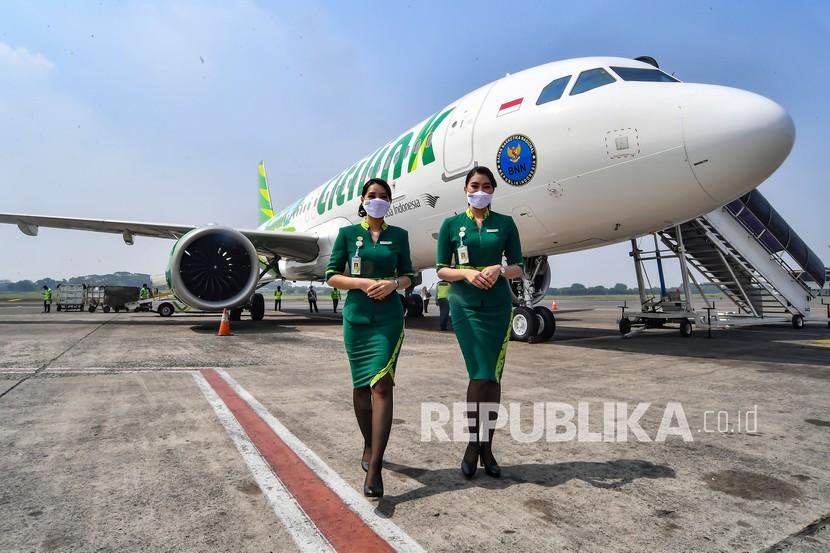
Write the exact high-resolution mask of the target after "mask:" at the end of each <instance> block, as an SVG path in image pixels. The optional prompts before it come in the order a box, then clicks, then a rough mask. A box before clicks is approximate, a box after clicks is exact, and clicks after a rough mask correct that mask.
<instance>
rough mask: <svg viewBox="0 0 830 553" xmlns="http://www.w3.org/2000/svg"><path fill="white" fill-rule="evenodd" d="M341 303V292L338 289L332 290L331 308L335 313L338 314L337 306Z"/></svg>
mask: <svg viewBox="0 0 830 553" xmlns="http://www.w3.org/2000/svg"><path fill="white" fill-rule="evenodd" d="M339 302H340V290H338V289H337V288H332V289H331V306H332V309H334V312H335V313H337V304H338V303H339Z"/></svg>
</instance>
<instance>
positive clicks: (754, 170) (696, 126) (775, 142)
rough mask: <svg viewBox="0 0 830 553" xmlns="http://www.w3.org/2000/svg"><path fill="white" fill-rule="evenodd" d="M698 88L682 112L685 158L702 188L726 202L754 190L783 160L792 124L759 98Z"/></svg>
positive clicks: (731, 90)
mask: <svg viewBox="0 0 830 553" xmlns="http://www.w3.org/2000/svg"><path fill="white" fill-rule="evenodd" d="M697 86H698V87H699V88H698V89H697V90H695V91H694V92H693V93H692V94H691V95H690V96H689V97H688V101H686V102H685V103H684V104H683V107H682V113H683V138H684V140H685V143H686V155H687V156H688V159H689V164H690V165H691V166H692V171H693V172H694V175H695V177H696V178H697V180H698V182H699V183H700V186H701V187H702V188H703V189H704V190H705V191H706V193H707V194H709V196H711V197H712V198H714V199H716V200H718V201H720V202H722V203H727V202H730V201H732V200H734V199H735V198H737V197H739V196H741V195H743V194H746V193H747V192H749V191H750V190H752V189H754V188H756V187H757V186H758V185H759V184H761V183H762V182H763V181H764V180H765V179H766V178H767V177H769V176H770V175H771V174H772V173H773V172H774V171H775V170H776V169H778V167H779V166H780V165H781V164H782V163H783V162H784V160H785V159H787V156H788V155H789V153H790V150H792V147H793V142H794V141H795V125H793V120H792V118H791V117H790V116H789V114H787V112H786V111H784V108H782V107H781V106H779V105H778V104H776V103H775V102H773V101H772V100H770V99H768V98H765V97H763V96H760V95H758V94H753V93H752V92H747V91H745V90H739V89H736V88H728V87H723V86H710V85H697Z"/></svg>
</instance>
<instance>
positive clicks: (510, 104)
mask: <svg viewBox="0 0 830 553" xmlns="http://www.w3.org/2000/svg"><path fill="white" fill-rule="evenodd" d="M522 100H524V96H523V97H521V98H516V99H515V100H511V101H510V102H506V103H504V104H502V105H501V107H500V108H499V111H501V110H503V109H507V108H512V107H513V106H517V105H519V104H521V103H522Z"/></svg>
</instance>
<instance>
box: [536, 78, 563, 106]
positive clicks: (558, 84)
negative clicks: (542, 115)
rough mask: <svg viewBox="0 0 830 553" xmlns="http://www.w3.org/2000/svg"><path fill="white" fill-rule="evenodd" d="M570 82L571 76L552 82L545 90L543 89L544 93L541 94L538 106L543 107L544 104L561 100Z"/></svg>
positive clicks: (537, 101)
mask: <svg viewBox="0 0 830 553" xmlns="http://www.w3.org/2000/svg"><path fill="white" fill-rule="evenodd" d="M570 80H571V76H570V75H568V76H567V77H562V78H561V79H556V80H555V81H551V82H550V83H549V84H548V85H547V86H546V87H545V88H543V89H542V93H541V94H539V99H538V100H536V105H537V106H541V105H542V104H546V103H548V102H553V101H554V100H558V99H559V98H561V97H562V93H563V92H565V87H566V86H568V81H570Z"/></svg>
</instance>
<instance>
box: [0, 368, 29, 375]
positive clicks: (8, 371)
mask: <svg viewBox="0 0 830 553" xmlns="http://www.w3.org/2000/svg"><path fill="white" fill-rule="evenodd" d="M36 372H37V367H0V374H34V373H36Z"/></svg>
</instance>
